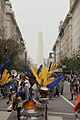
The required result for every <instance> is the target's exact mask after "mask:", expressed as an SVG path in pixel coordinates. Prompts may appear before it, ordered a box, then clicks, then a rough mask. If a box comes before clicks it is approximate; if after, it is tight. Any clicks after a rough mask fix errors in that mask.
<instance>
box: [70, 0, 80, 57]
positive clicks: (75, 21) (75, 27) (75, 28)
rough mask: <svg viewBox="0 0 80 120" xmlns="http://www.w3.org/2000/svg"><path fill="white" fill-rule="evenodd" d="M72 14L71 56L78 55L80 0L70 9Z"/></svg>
mask: <svg viewBox="0 0 80 120" xmlns="http://www.w3.org/2000/svg"><path fill="white" fill-rule="evenodd" d="M70 13H71V14H72V56H73V57H74V56H77V55H80V0H75V4H74V6H73V7H72V9H71V10H70Z"/></svg>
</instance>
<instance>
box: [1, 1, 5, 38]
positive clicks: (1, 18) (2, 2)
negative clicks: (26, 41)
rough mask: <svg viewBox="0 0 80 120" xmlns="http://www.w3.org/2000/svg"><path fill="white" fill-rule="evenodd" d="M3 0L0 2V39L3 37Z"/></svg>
mask: <svg viewBox="0 0 80 120" xmlns="http://www.w3.org/2000/svg"><path fill="white" fill-rule="evenodd" d="M4 13H5V0H0V38H1V39H2V37H3V36H4Z"/></svg>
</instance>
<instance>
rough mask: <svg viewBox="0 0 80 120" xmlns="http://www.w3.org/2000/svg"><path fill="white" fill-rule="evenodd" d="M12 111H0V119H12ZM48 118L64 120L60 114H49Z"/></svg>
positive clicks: (49, 119) (50, 119)
mask: <svg viewBox="0 0 80 120" xmlns="http://www.w3.org/2000/svg"><path fill="white" fill-rule="evenodd" d="M10 115H11V112H6V111H0V120H8V119H9V120H12V119H10ZM48 120H63V119H62V117H59V116H48Z"/></svg>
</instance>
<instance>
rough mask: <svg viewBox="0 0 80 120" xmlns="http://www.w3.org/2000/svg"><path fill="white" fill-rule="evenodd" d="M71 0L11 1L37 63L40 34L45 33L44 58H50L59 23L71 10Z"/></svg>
mask: <svg viewBox="0 0 80 120" xmlns="http://www.w3.org/2000/svg"><path fill="white" fill-rule="evenodd" d="M68 1H69V0H11V2H12V7H13V11H14V12H15V16H16V20H17V23H18V25H19V28H20V30H21V32H22V36H23V38H24V40H25V43H26V47H27V50H28V56H30V57H31V58H32V60H33V61H34V63H36V62H37V44H38V43H37V42H38V32H39V31H41V32H43V43H44V58H48V55H49V52H50V51H51V50H52V47H53V45H54V42H55V40H56V38H57V35H58V26H59V21H60V20H64V18H65V16H66V14H67V12H68V10H69V3H68Z"/></svg>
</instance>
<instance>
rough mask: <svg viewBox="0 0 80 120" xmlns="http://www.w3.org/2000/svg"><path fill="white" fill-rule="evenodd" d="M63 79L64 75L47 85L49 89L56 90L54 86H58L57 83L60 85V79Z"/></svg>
mask: <svg viewBox="0 0 80 120" xmlns="http://www.w3.org/2000/svg"><path fill="white" fill-rule="evenodd" d="M62 80H64V76H59V77H58V78H57V79H56V80H55V81H53V82H52V83H51V84H50V85H48V86H47V87H48V88H49V89H51V90H54V87H55V86H56V85H58V83H59V82H60V81H62Z"/></svg>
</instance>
